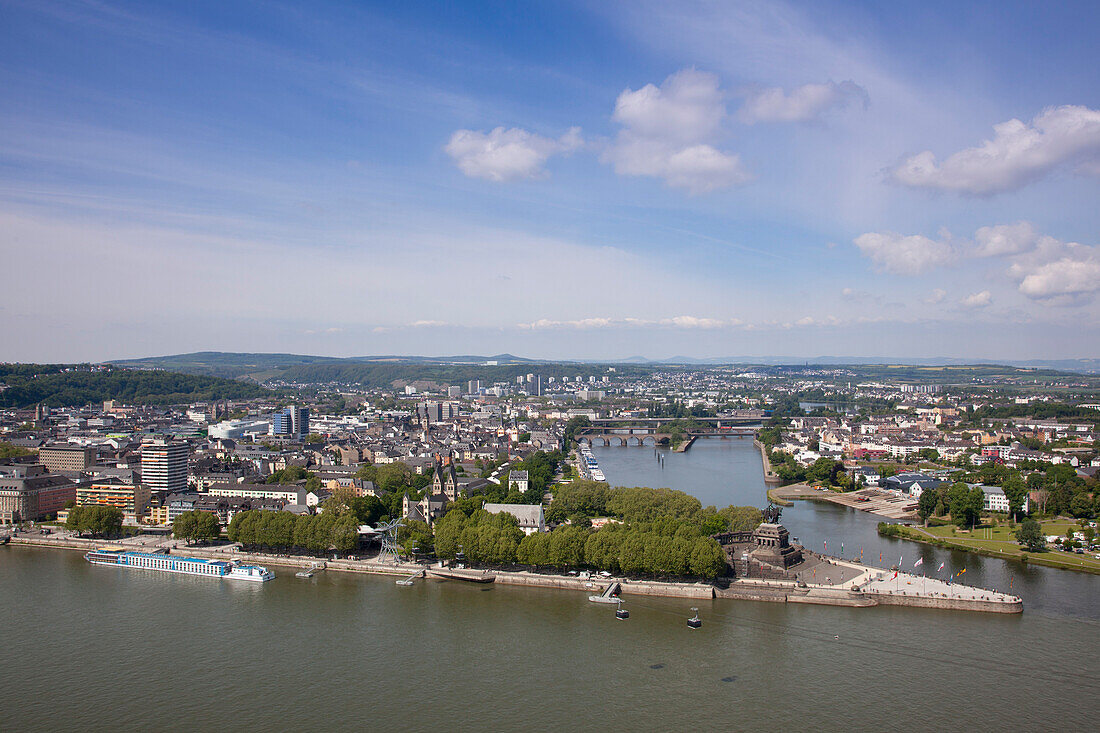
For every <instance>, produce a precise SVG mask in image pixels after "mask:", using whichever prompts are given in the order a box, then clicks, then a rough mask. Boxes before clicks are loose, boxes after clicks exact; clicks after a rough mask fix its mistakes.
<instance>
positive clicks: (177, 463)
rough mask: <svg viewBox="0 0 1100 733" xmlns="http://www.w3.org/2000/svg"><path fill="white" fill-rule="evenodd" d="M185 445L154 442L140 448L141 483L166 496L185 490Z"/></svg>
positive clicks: (187, 450)
mask: <svg viewBox="0 0 1100 733" xmlns="http://www.w3.org/2000/svg"><path fill="white" fill-rule="evenodd" d="M189 454H190V449H189V448H188V446H187V443H180V442H172V441H167V440H154V441H151V442H148V443H145V444H143V445H142V446H141V482H142V483H143V484H144V485H145V486H146V487H147V488H148V489H149V490H150V491H151V492H153V493H161V492H163V493H162V495H165V496H167V495H168V494H174V493H177V492H180V491H186V490H187V456H188V455H189Z"/></svg>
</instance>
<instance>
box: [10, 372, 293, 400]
mask: <svg viewBox="0 0 1100 733" xmlns="http://www.w3.org/2000/svg"><path fill="white" fill-rule="evenodd" d="M0 383H2V384H4V385H5V389H2V390H0V407H16V408H25V407H31V406H33V405H36V404H38V403H39V402H41V403H43V404H45V405H47V406H48V407H78V406H80V405H86V404H89V403H96V402H103V401H104V400H119V401H121V402H126V403H130V404H142V405H176V404H185V403H188V402H205V401H209V400H223V399H247V398H251V397H264V396H267V395H270V394H273V393H272V392H271V390H268V389H265V388H263V387H260V386H258V385H255V384H248V383H245V382H239V381H234V380H230V379H222V378H220V377H210V376H203V375H197V374H180V373H179V372H169V371H144V370H136V369H122V368H113V369H109V370H105V371H103V370H97V371H92V370H91V368H90V367H89V366H88V365H86V364H84V365H77V364H68V365H66V364H49V365H47V364H12V365H9V364H0Z"/></svg>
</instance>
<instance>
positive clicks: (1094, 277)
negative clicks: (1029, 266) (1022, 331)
mask: <svg viewBox="0 0 1100 733" xmlns="http://www.w3.org/2000/svg"><path fill="white" fill-rule="evenodd" d="M1091 249H1092V248H1090V250H1091ZM1098 290H1100V259H1097V257H1096V256H1095V252H1090V255H1089V256H1087V257H1086V258H1085V259H1074V258H1072V257H1062V258H1061V259H1058V260H1055V261H1053V262H1047V263H1046V264H1043V265H1040V266H1039V267H1037V268H1035V269H1034V270H1033V271H1032V272H1030V273H1028V274H1026V275H1024V277H1023V279H1022V280H1020V292H1021V293H1023V294H1024V295H1026V296H1027V297H1029V298H1033V299H1035V300H1042V301H1048V302H1051V303H1064V304H1072V303H1076V302H1080V301H1083V300H1086V299H1088V298H1091V297H1092V296H1093V295H1095V293H1096V292H1097V291H1098Z"/></svg>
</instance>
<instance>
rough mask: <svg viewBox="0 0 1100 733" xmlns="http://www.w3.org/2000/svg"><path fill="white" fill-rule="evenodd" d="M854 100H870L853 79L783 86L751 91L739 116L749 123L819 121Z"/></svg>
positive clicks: (866, 101) (739, 111) (865, 101)
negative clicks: (788, 88)
mask: <svg viewBox="0 0 1100 733" xmlns="http://www.w3.org/2000/svg"><path fill="white" fill-rule="evenodd" d="M853 100H862V102H863V105H864V106H866V105H867V103H868V100H869V97H868V96H867V90H866V89H864V88H863V87H861V86H860V85H858V84H856V83H855V82H852V81H845V82H840V83H839V84H838V83H836V82H834V81H830V82H826V83H825V84H804V85H802V86H800V87H795V88H794V89H792V90H791V91H790V93H789V94H788V93H786V92H784V91H783V89H782V88H781V87H772V88H769V89H758V90H754V91H751V92H749V94H747V95H746V97H745V102H744V104H743V105H742V106H741V109H740V110H738V112H737V116H738V118H739V119H740V120H741V121H742V122H744V123H746V124H749V125H752V124H755V123H757V122H806V121H809V120H816V119H818V118H819V117H821V115H822V114H824V113H825V112H827V111H828V110H830V109H833V108H834V107H843V106H845V105H847V104H848V103H849V102H852V101H853Z"/></svg>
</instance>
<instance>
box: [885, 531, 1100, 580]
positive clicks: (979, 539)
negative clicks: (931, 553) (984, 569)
mask: <svg viewBox="0 0 1100 733" xmlns="http://www.w3.org/2000/svg"><path fill="white" fill-rule="evenodd" d="M1042 526H1043V534H1047V535H1051V534H1058V535H1064V534H1065V532H1066V530H1067V529H1068V528H1070V527H1074V528H1075V529H1079V527H1078V525H1077V524H1076V523H1075V522H1072V521H1068V520H1055V521H1045V522H1042ZM951 530H952V527H951V526H945V527H928V528H923V527H904V528H903V533H902V536H904V537H906V538H908V539H913V540H916V541H918V542H922V541H923V542H929V541H932V542H936V543H937V544H943V545H945V546H947V547H952V548H956V549H959V550H968V551H971V552H977V553H980V554H982V555H989V556H991V557H1003V558H1005V559H1009V560H1019V559H1021V558H1022V557H1023V555H1025V554H1026V555H1027V561H1028V562H1031V563H1035V564H1036V565H1047V566H1050V567H1056V568H1065V569H1069V570H1083V571H1085V572H1090V573H1100V560H1097V559H1096V558H1095V557H1093V554H1092V553H1086V554H1084V555H1078V554H1076V553H1072V552H1062V551H1061V550H1047V551H1046V552H1028V553H1025V552H1023V551H1022V550H1021V548H1020V546H1019V545H1018V544H1016V537H1015V536H1014V534H1013V533H1014V530H1013V529H1011V528H1009V527H1008V525H997V526H995V527H978V528H977V529H975V530H972V531H971V530H963V529H956V531H955V533H954V534H952V532H951Z"/></svg>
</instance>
